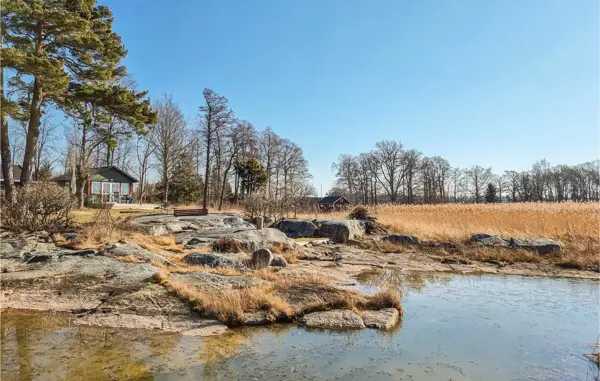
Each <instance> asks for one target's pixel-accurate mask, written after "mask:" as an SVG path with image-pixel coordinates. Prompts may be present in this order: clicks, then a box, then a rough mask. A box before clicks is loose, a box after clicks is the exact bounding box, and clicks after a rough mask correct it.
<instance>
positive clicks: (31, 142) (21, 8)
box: [2, 0, 153, 185]
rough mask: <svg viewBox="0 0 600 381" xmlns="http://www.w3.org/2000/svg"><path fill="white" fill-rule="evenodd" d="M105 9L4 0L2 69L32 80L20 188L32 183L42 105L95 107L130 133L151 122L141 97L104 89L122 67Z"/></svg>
mask: <svg viewBox="0 0 600 381" xmlns="http://www.w3.org/2000/svg"><path fill="white" fill-rule="evenodd" d="M112 22H113V17H112V13H111V12H110V10H109V9H108V7H106V6H103V5H96V1H95V0H4V1H3V2H2V39H3V41H2V43H3V45H2V68H5V67H6V68H10V69H13V70H15V72H16V73H17V76H21V77H23V76H24V78H31V82H29V83H27V82H25V84H26V86H29V88H30V101H29V102H28V107H29V112H28V128H27V139H26V145H25V154H24V159H23V170H22V173H21V179H20V180H21V183H22V184H23V185H25V184H27V183H29V182H30V181H31V179H32V175H33V169H34V160H35V157H36V152H35V151H36V148H37V140H38V136H39V126H40V118H41V110H42V104H43V103H46V102H47V103H55V104H57V105H58V106H60V107H61V108H62V107H72V103H73V102H87V103H91V104H95V105H98V106H99V107H101V108H103V109H105V110H107V111H108V112H110V113H111V114H114V115H117V116H118V117H119V118H122V119H123V120H126V121H127V122H128V123H130V124H131V125H132V126H133V127H134V128H136V129H140V126H143V125H144V124H146V123H148V122H151V121H152V120H153V114H152V112H151V110H150V107H149V106H150V103H149V101H147V100H142V99H143V98H144V97H145V95H146V94H145V93H135V92H132V91H130V90H128V89H126V88H124V87H122V86H118V85H116V86H108V85H106V81H109V80H110V79H111V78H113V77H114V76H115V75H117V74H122V73H123V72H124V68H119V67H118V64H119V62H120V60H121V59H122V58H123V57H124V56H125V55H126V53H127V52H126V50H125V47H124V46H123V44H122V43H121V38H120V37H119V36H118V35H117V34H116V33H114V32H113V31H112Z"/></svg>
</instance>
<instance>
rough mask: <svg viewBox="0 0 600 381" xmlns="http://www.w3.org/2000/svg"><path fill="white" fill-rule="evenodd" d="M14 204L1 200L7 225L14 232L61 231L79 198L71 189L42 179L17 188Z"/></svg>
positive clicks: (4, 221) (69, 220)
mask: <svg viewBox="0 0 600 381" xmlns="http://www.w3.org/2000/svg"><path fill="white" fill-rule="evenodd" d="M14 197H15V200H14V203H12V204H10V203H8V202H6V200H2V203H1V207H2V220H1V221H0V222H1V224H2V226H3V227H4V228H7V229H9V230H14V231H36V230H48V231H59V230H62V229H64V228H66V227H68V226H69V225H70V223H71V216H70V213H71V211H72V210H73V209H74V208H75V207H76V206H77V200H76V198H75V197H74V196H73V195H71V193H69V189H68V188H64V187H60V186H58V185H57V184H55V183H53V182H39V183H34V184H31V185H27V186H25V187H22V188H17V189H15V194H14Z"/></svg>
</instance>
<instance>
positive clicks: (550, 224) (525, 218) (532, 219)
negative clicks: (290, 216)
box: [299, 202, 600, 240]
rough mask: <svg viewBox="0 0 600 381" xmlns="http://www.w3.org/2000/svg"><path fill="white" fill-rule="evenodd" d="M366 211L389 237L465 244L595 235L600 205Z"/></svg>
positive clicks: (371, 208)
mask: <svg viewBox="0 0 600 381" xmlns="http://www.w3.org/2000/svg"><path fill="white" fill-rule="evenodd" d="M368 209H369V213H370V214H373V215H374V216H375V217H377V221H379V222H381V223H382V224H384V225H386V226H388V227H389V228H390V229H391V231H393V232H394V233H401V234H411V235H416V236H419V237H420V238H422V239H440V240H464V239H466V238H469V237H470V236H471V235H472V234H476V233H488V234H495V235H500V236H510V237H521V236H523V237H555V238H557V237H562V236H565V235H577V236H587V237H598V236H599V235H600V203H571V202H565V203H502V204H438V205H377V206H369V207H368ZM347 215H348V212H337V213H328V214H323V215H320V216H319V218H327V219H345V218H346V217H347ZM299 218H314V215H304V216H299Z"/></svg>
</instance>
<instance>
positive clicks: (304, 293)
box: [0, 214, 598, 335]
mask: <svg viewBox="0 0 600 381" xmlns="http://www.w3.org/2000/svg"><path fill="white" fill-rule="evenodd" d="M134 227H135V229H137V230H138V231H140V232H144V234H147V235H152V236H163V235H165V236H170V235H172V237H173V238H174V240H175V243H176V244H177V245H179V246H180V247H181V250H179V252H173V251H165V250H163V251H160V250H158V251H157V250H152V251H151V250H147V249H146V248H144V247H142V245H139V244H136V243H133V242H110V243H108V244H106V245H104V246H102V247H96V248H90V249H85V250H73V249H68V248H65V247H64V245H62V246H57V245H56V244H55V242H53V240H52V238H51V237H50V236H48V235H45V234H37V235H34V234H31V235H14V234H11V233H10V232H2V233H1V235H2V237H1V241H0V259H1V260H0V271H1V276H0V285H1V291H0V304H1V307H2V308H3V309H4V308H11V309H33V310H46V311H68V312H71V313H73V314H76V315H77V318H76V319H75V323H76V324H86V325H101V326H112V327H126V328H148V329H160V330H164V331H172V332H180V333H182V334H185V335H214V334H220V333H223V332H225V331H226V330H227V329H228V328H227V325H226V324H224V322H225V323H227V324H229V325H231V322H232V321H233V322H235V324H246V325H258V324H269V323H271V322H273V321H287V322H295V323H297V324H301V325H304V326H306V327H309V328H313V327H314V328H331V329H341V328H355V329H357V328H365V327H369V328H377V329H391V328H392V327H393V326H394V325H396V324H397V323H398V321H399V319H400V317H401V313H402V309H401V307H400V306H399V305H398V306H392V305H390V302H386V303H388V305H384V304H381V303H378V302H377V301H375V300H374V299H375V297H372V296H368V295H362V294H359V293H357V292H356V291H351V290H348V289H347V288H346V286H348V285H353V284H356V283H357V279H356V277H357V275H359V274H361V273H364V272H365V271H370V270H373V269H388V270H394V271H400V272H410V271H415V272H429V273H430V272H439V273H457V274H507V275H508V274H519V275H532V276H568V277H580V278H590V279H598V273H596V272H592V271H580V270H573V269H565V268H560V267H557V266H552V265H549V264H542V263H515V264H503V263H489V262H476V261H468V260H459V259H456V260H453V259H449V258H448V257H440V256H436V255H432V254H424V253H422V252H421V251H420V250H419V248H421V247H423V246H424V245H428V244H429V245H430V244H431V243H426V242H422V241H421V240H420V239H418V238H417V237H412V236H402V235H383V236H369V237H367V236H368V235H369V229H371V228H372V226H369V222H366V221H297V220H284V221H281V222H279V223H278V224H276V225H275V227H273V228H264V229H257V228H256V226H255V225H254V224H252V223H251V222H249V221H247V220H245V219H244V218H242V217H241V216H236V215H228V214H212V215H208V216H199V217H178V218H176V217H173V216H169V215H148V216H142V217H139V218H136V219H135V220H134ZM279 229H281V230H279ZM63 236H64V238H66V239H67V240H70V239H71V240H73V239H76V238H77V232H74V233H72V234H64V235H63ZM291 237H296V238H297V237H300V238H304V240H303V243H306V242H307V237H322V238H325V239H326V240H327V242H325V243H323V239H321V240H320V241H319V240H316V239H315V241H314V243H309V244H308V245H306V246H304V247H302V248H298V246H297V244H296V242H295V241H294V239H292V238H291ZM365 239H369V240H378V241H388V242H392V243H398V244H403V245H412V246H413V247H414V250H413V251H411V252H405V253H402V254H398V253H382V252H377V251H374V250H367V249H364V248H360V247H358V245H356V244H355V242H356V241H358V240H365ZM308 241H310V240H308ZM473 241H474V244H477V245H500V246H503V247H504V246H506V247H509V248H510V247H524V248H527V249H530V250H535V251H537V252H538V253H540V255H545V254H547V253H550V252H553V251H555V250H559V249H560V247H558V248H557V247H556V245H555V243H554V242H550V241H548V240H540V239H534V240H532V239H512V240H505V239H503V238H500V237H494V236H485V235H479V236H477V237H476V236H474V237H473ZM222 248H225V249H228V248H234V249H235V250H233V252H227V251H226V250H225V251H223V250H221V249H222ZM274 248H278V249H279V250H280V251H284V254H285V252H286V251H291V250H293V251H295V252H296V253H298V255H297V257H298V260H296V261H295V263H288V261H287V260H286V259H285V256H284V255H281V254H279V253H277V252H274V251H273V249H274ZM160 271H163V273H167V274H168V279H167V280H168V281H165V279H164V278H160V277H157V274H158V273H159V272H160ZM311 277H312V278H311ZM317 278H318V279H320V281H318V282H316V281H315V282H313V283H311V282H312V281H307V280H306V279H317ZM299 279H302V281H301V282H300V281H299V282H298V283H297V284H294V282H295V280H299ZM173 284H177V285H180V286H181V285H184V286H185V287H186V289H190V290H192V291H189V292H190V293H192V294H193V293H194V292H195V293H199V295H204V294H206V295H216V296H218V295H221V294H222V295H230V294H231V293H232V292H234V291H236V290H262V291H264V290H267V291H266V292H269V293H270V294H269V295H270V297H272V298H276V300H277V301H278V303H280V304H284V305H285V306H284V307H281V308H280V310H277V311H276V309H274V308H273V307H272V306H271V307H269V308H266V307H265V308H262V307H258V308H257V309H256V310H252V311H244V313H243V316H236V317H235V319H233V318H232V319H224V318H221V319H217V318H215V317H214V316H211V317H210V318H208V317H207V316H206V315H207V314H206V313H205V312H204V313H203V312H202V311H200V310H201V309H199V308H196V307H194V303H193V300H190V298H189V297H188V298H185V297H182V292H178V291H177V290H175V289H174V288H173ZM279 300H281V302H279ZM348 300H350V302H347V301H348ZM341 301H344V303H346V304H344V303H341ZM281 311H284V312H281Z"/></svg>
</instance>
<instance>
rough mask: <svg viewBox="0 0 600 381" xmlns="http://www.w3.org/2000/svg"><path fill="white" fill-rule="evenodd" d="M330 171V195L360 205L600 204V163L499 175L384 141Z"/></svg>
mask: <svg viewBox="0 0 600 381" xmlns="http://www.w3.org/2000/svg"><path fill="white" fill-rule="evenodd" d="M332 168H333V170H334V171H335V173H336V181H335V184H334V186H333V188H332V189H331V190H330V191H329V192H328V194H330V195H345V196H346V198H348V199H349V200H350V201H352V202H354V203H360V204H377V203H387V202H391V203H402V204H419V203H425V204H432V203H447V202H476V203H480V202H526V201H549V202H560V201H599V200H600V160H595V161H592V162H588V163H584V164H580V165H573V166H568V165H558V166H551V165H550V163H549V162H548V161H547V160H540V161H538V162H536V163H534V164H533V165H532V167H531V170H528V171H522V172H518V171H505V172H504V173H501V174H495V173H493V172H492V168H484V167H481V166H478V165H475V166H472V167H470V168H464V169H463V168H453V167H452V166H451V165H450V163H449V162H448V161H447V160H446V159H444V158H442V157H439V156H434V157H426V156H423V154H422V153H421V152H419V151H417V150H415V149H405V148H404V147H403V145H402V143H400V142H398V141H390V140H385V141H380V142H378V143H376V144H375V147H374V148H373V150H372V151H371V152H368V153H361V154H359V155H341V156H340V157H339V159H338V160H337V161H336V162H335V163H333V166H332Z"/></svg>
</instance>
